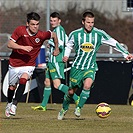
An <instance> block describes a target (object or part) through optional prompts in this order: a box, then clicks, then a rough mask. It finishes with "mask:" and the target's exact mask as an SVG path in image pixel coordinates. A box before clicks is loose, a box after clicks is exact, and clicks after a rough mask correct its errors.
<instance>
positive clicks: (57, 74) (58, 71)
mask: <svg viewBox="0 0 133 133" xmlns="http://www.w3.org/2000/svg"><path fill="white" fill-rule="evenodd" d="M64 67H65V64H64V63H63V62H57V63H51V62H48V64H47V70H46V78H49V79H52V80H54V79H65V75H64Z"/></svg>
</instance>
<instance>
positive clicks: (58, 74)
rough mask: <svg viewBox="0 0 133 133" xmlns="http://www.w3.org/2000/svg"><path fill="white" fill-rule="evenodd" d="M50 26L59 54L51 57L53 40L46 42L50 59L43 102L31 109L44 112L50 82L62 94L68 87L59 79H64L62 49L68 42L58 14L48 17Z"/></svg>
mask: <svg viewBox="0 0 133 133" xmlns="http://www.w3.org/2000/svg"><path fill="white" fill-rule="evenodd" d="M50 24H51V27H52V28H53V32H55V33H56V34H57V37H58V41H59V50H60V54H59V55H58V56H53V55H52V54H51V53H52V52H53V49H54V42H53V40H51V39H50V40H49V41H48V45H49V50H50V54H49V55H50V57H49V61H48V64H47V70H46V79H45V82H44V83H45V88H44V94H43V100H42V103H41V105H39V106H36V107H31V108H32V109H33V110H42V111H46V106H47V103H48V100H49V96H50V94H51V81H52V82H53V85H54V88H56V89H58V90H60V91H62V92H63V93H67V92H68V89H69V87H68V86H66V85H64V84H62V83H61V79H65V76H64V67H65V63H64V62H63V57H64V48H65V46H64V45H65V44H66V42H67V40H68V37H67V35H66V32H65V29H64V28H63V27H62V26H61V17H60V14H59V13H58V12H53V13H51V15H50ZM73 99H74V101H75V103H76V104H77V103H78V101H79V97H78V96H77V95H76V94H74V95H73Z"/></svg>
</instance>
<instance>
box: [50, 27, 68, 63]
mask: <svg viewBox="0 0 133 133" xmlns="http://www.w3.org/2000/svg"><path fill="white" fill-rule="evenodd" d="M53 32H55V33H56V34H57V38H58V42H59V44H58V45H59V49H60V53H59V55H58V56H53V55H52V53H53V51H54V48H55V45H54V42H53V39H50V40H49V41H48V44H49V45H50V48H49V52H50V54H49V62H52V63H55V62H63V61H62V58H63V57H64V49H65V44H66V42H67V41H68V36H67V35H66V32H65V30H64V28H63V27H62V26H61V25H59V26H57V27H56V28H55V29H54V30H53Z"/></svg>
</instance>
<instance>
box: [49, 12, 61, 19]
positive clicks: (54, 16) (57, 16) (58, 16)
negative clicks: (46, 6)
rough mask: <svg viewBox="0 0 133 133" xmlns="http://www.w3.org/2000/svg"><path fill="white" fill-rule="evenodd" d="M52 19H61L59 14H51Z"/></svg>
mask: <svg viewBox="0 0 133 133" xmlns="http://www.w3.org/2000/svg"><path fill="white" fill-rule="evenodd" d="M50 17H52V18H58V19H61V17H60V14H59V13H58V12H53V13H51V14H50Z"/></svg>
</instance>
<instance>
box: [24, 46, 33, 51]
mask: <svg viewBox="0 0 133 133" xmlns="http://www.w3.org/2000/svg"><path fill="white" fill-rule="evenodd" d="M22 49H23V50H24V51H27V52H30V51H31V50H32V49H33V47H32V46H23V48H22Z"/></svg>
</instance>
